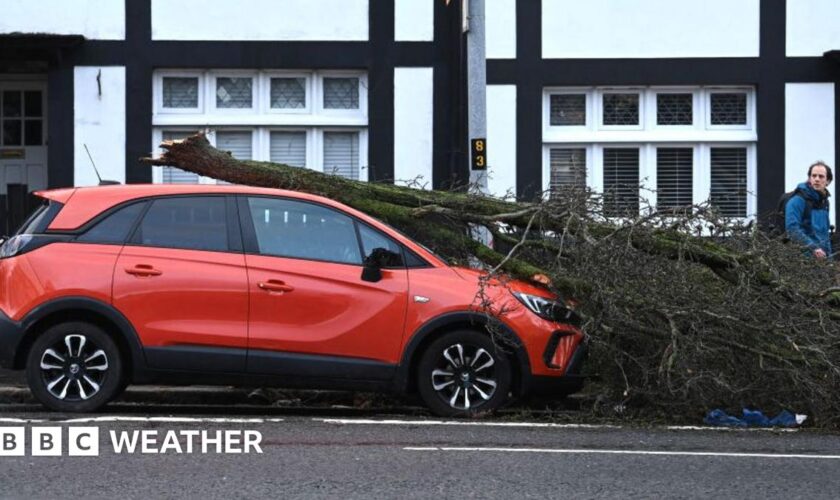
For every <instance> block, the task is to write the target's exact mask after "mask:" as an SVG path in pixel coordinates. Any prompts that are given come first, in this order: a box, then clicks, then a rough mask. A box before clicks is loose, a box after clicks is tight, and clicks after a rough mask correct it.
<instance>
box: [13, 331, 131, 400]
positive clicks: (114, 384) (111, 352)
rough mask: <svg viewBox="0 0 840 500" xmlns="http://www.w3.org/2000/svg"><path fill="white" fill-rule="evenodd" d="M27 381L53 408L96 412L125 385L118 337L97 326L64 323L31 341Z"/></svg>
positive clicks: (39, 397)
mask: <svg viewBox="0 0 840 500" xmlns="http://www.w3.org/2000/svg"><path fill="white" fill-rule="evenodd" d="M26 380H27V382H28V383H29V388H30V390H31V391H32V394H33V395H34V396H35V398H36V399H37V400H38V401H40V402H41V404H43V405H44V406H46V407H47V408H49V409H51V410H56V411H62V412H71V413H84V412H93V411H96V410H98V409H100V408H102V407H103V406H105V405H106V404H107V403H108V402H109V401H111V400H112V399H114V398H115V397H116V396H117V395H118V394H119V393H120V392H121V390H122V388H124V374H123V363H122V359H121V357H120V351H119V349H118V348H117V345H116V343H115V342H114V340H113V339H112V338H111V337H110V336H109V335H108V334H107V333H105V331H103V330H102V329H101V328H99V327H98V326H96V325H92V324H90V323H83V322H76V321H73V322H67V323H60V324H58V325H55V326H52V327H50V328H48V329H47V330H46V331H45V332H44V333H43V334H42V335H40V336H39V337H38V338H37V339H36V340H35V342H34V343H33V344H32V348H31V349H30V350H29V355H28V356H27V359H26Z"/></svg>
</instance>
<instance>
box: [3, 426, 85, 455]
mask: <svg viewBox="0 0 840 500" xmlns="http://www.w3.org/2000/svg"><path fill="white" fill-rule="evenodd" d="M26 434H27V432H26V428H25V427H0V457H22V456H25V455H26V442H27V439H26ZM63 435H64V429H62V428H61V427H33V428H32V429H31V432H30V433H29V437H30V441H29V442H30V443H31V450H32V456H33V457H60V456H62V453H63V450H64V446H65V444H66V446H67V455H69V456H71V457H97V456H99V428H98V427H68V428H67V441H66V442H65V441H64V440H63V439H62V438H63Z"/></svg>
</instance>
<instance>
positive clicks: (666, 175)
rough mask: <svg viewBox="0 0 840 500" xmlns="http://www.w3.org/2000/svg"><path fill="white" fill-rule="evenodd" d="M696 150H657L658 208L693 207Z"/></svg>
mask: <svg viewBox="0 0 840 500" xmlns="http://www.w3.org/2000/svg"><path fill="white" fill-rule="evenodd" d="M693 176H694V150H693V149H692V148H657V149H656V206H657V208H680V207H686V206H690V205H693V204H694V202H693V198H694V194H693V193H694V191H693Z"/></svg>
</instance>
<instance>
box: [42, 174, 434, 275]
mask: <svg viewBox="0 0 840 500" xmlns="http://www.w3.org/2000/svg"><path fill="white" fill-rule="evenodd" d="M183 194H251V195H266V196H282V197H285V198H294V199H298V200H303V201H311V202H315V203H320V204H322V205H327V206H331V207H334V208H337V209H339V210H341V211H343V212H345V213H348V214H350V215H353V216H355V217H357V218H359V219H361V220H363V221H365V222H366V223H368V224H370V225H372V226H374V227H376V228H377V229H379V230H381V231H384V232H385V233H387V234H388V235H390V236H391V237H392V238H394V239H397V240H399V241H402V242H403V243H404V244H406V245H407V246H408V247H409V248H411V250H412V251H414V252H415V253H418V254H420V255H422V256H423V258H424V259H425V260H427V261H429V262H434V263H436V265H438V266H442V265H443V266H445V265H446V263H445V262H442V261H441V260H440V259H438V258H437V257H436V256H435V255H434V254H431V253H430V252H428V251H426V249H424V248H423V247H422V246H421V245H418V244H417V243H415V242H414V241H412V240H411V239H409V238H407V237H405V236H404V235H402V234H399V233H398V232H396V231H394V230H393V228H391V227H389V226H387V225H385V224H383V223H382V222H380V221H378V220H377V219H375V218H373V217H371V216H369V215H367V214H365V213H364V212H360V211H358V210H356V209H354V208H352V207H349V206H347V205H345V204H343V203H340V202H337V201H335V200H332V199H330V198H326V197H324V196H318V195H314V194H309V193H302V192H300V191H289V190H285V189H273V188H264V187H254V186H242V185H238V184H221V185H219V184H126V185H122V184H119V185H107V186H92V187H76V188H63V189H53V190H48V191H37V192H35V195H36V196H39V197H41V198H46V199H48V200H53V201H56V202H58V203H62V204H64V208H62V209H61V211H60V212H59V213H58V214H57V215H56V217H55V219H53V221H52V222H51V223H50V225H49V227H48V228H47V230H49V231H73V230H76V229H78V228H80V227H81V226H83V225H84V224H85V223H87V222H88V221H90V220H91V219H93V218H94V217H96V216H97V215H99V214H100V213H102V212H104V211H105V210H108V209H109V208H111V207H113V206H115V205H119V204H120V203H124V202H127V201H131V200H136V199H142V198H148V197H153V196H175V195H183Z"/></svg>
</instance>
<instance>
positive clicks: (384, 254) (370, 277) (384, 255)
mask: <svg viewBox="0 0 840 500" xmlns="http://www.w3.org/2000/svg"><path fill="white" fill-rule="evenodd" d="M401 263H402V256H400V255H399V254H397V253H394V252H392V251H390V250H388V249H385V248H374V249H373V251H371V252H370V255H369V256H367V257H366V258H365V262H364V265H365V267H364V268H363V269H362V280H363V281H370V282H371V283H376V282H377V281H379V280H381V279H382V268H383V267H391V266H395V265H402V264H401Z"/></svg>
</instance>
